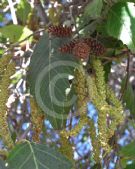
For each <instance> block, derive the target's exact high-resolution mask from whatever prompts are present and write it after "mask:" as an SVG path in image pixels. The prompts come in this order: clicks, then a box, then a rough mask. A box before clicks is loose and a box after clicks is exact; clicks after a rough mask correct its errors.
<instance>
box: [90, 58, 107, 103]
mask: <svg viewBox="0 0 135 169" xmlns="http://www.w3.org/2000/svg"><path fill="white" fill-rule="evenodd" d="M93 68H94V70H95V75H96V79H95V80H96V86H97V90H98V94H99V95H100V96H101V97H102V99H103V100H106V85H105V78H104V77H105V76H104V70H103V66H102V63H101V61H100V60H99V59H95V60H94V61H93Z"/></svg>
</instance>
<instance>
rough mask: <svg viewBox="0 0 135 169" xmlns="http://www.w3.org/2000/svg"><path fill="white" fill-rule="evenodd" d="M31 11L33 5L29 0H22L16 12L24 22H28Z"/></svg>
mask: <svg viewBox="0 0 135 169" xmlns="http://www.w3.org/2000/svg"><path fill="white" fill-rule="evenodd" d="M30 11H31V6H30V4H29V3H28V1H27V0H21V1H20V3H19V4H18V5H17V11H16V14H17V17H18V18H19V19H20V20H21V21H22V23H23V24H25V23H26V21H27V18H28V15H29V13H30Z"/></svg>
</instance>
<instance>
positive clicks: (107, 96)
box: [87, 60, 123, 152]
mask: <svg viewBox="0 0 135 169" xmlns="http://www.w3.org/2000/svg"><path fill="white" fill-rule="evenodd" d="M93 69H94V70H95V76H88V77H87V85H88V93H89V97H90V100H91V101H92V103H93V104H94V105H95V106H96V108H97V110H98V139H99V143H100V145H101V147H102V148H103V149H104V150H105V151H106V152H110V151H111V147H110V145H109V144H108V141H109V139H110V138H111V137H112V135H113V134H114V131H115V129H116V127H117V125H118V124H119V123H121V122H122V121H123V115H122V112H123V109H122V104H121V102H120V101H119V100H118V99H117V98H116V96H115V94H114V93H113V91H112V90H111V89H110V88H109V87H108V86H107V85H106V84H105V80H104V71H103V66H102V63H101V61H100V60H94V61H93ZM107 116H110V117H111V118H112V120H111V123H110V125H108V124H107Z"/></svg>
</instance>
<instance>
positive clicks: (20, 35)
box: [0, 25, 32, 42]
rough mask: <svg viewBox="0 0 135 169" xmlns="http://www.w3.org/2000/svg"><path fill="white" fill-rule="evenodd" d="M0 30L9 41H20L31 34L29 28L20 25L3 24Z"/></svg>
mask: <svg viewBox="0 0 135 169" xmlns="http://www.w3.org/2000/svg"><path fill="white" fill-rule="evenodd" d="M0 32H1V33H2V35H3V36H4V37H6V38H9V40H10V41H11V42H17V41H21V40H23V39H24V38H26V37H27V36H29V35H30V34H32V31H31V30H29V29H28V28H27V27H24V26H21V25H8V26H5V27H3V28H0Z"/></svg>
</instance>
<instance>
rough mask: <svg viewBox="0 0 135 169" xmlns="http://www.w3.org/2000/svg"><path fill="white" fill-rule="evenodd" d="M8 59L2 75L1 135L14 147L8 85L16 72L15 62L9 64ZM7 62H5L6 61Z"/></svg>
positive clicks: (0, 103)
mask: <svg viewBox="0 0 135 169" xmlns="http://www.w3.org/2000/svg"><path fill="white" fill-rule="evenodd" d="M8 61H9V60H8V59H7V68H6V70H5V71H4V73H3V75H2V80H1V82H0V111H1V112H0V134H1V137H2V139H3V141H4V143H5V145H6V146H7V148H9V149H10V148H12V147H13V145H14V144H13V141H12V139H11V135H10V131H9V128H8V123H7V107H6V102H7V99H8V94H9V92H8V87H9V85H10V76H11V75H13V74H14V73H15V64H14V63H10V64H8ZM4 63H5V62H4Z"/></svg>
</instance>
